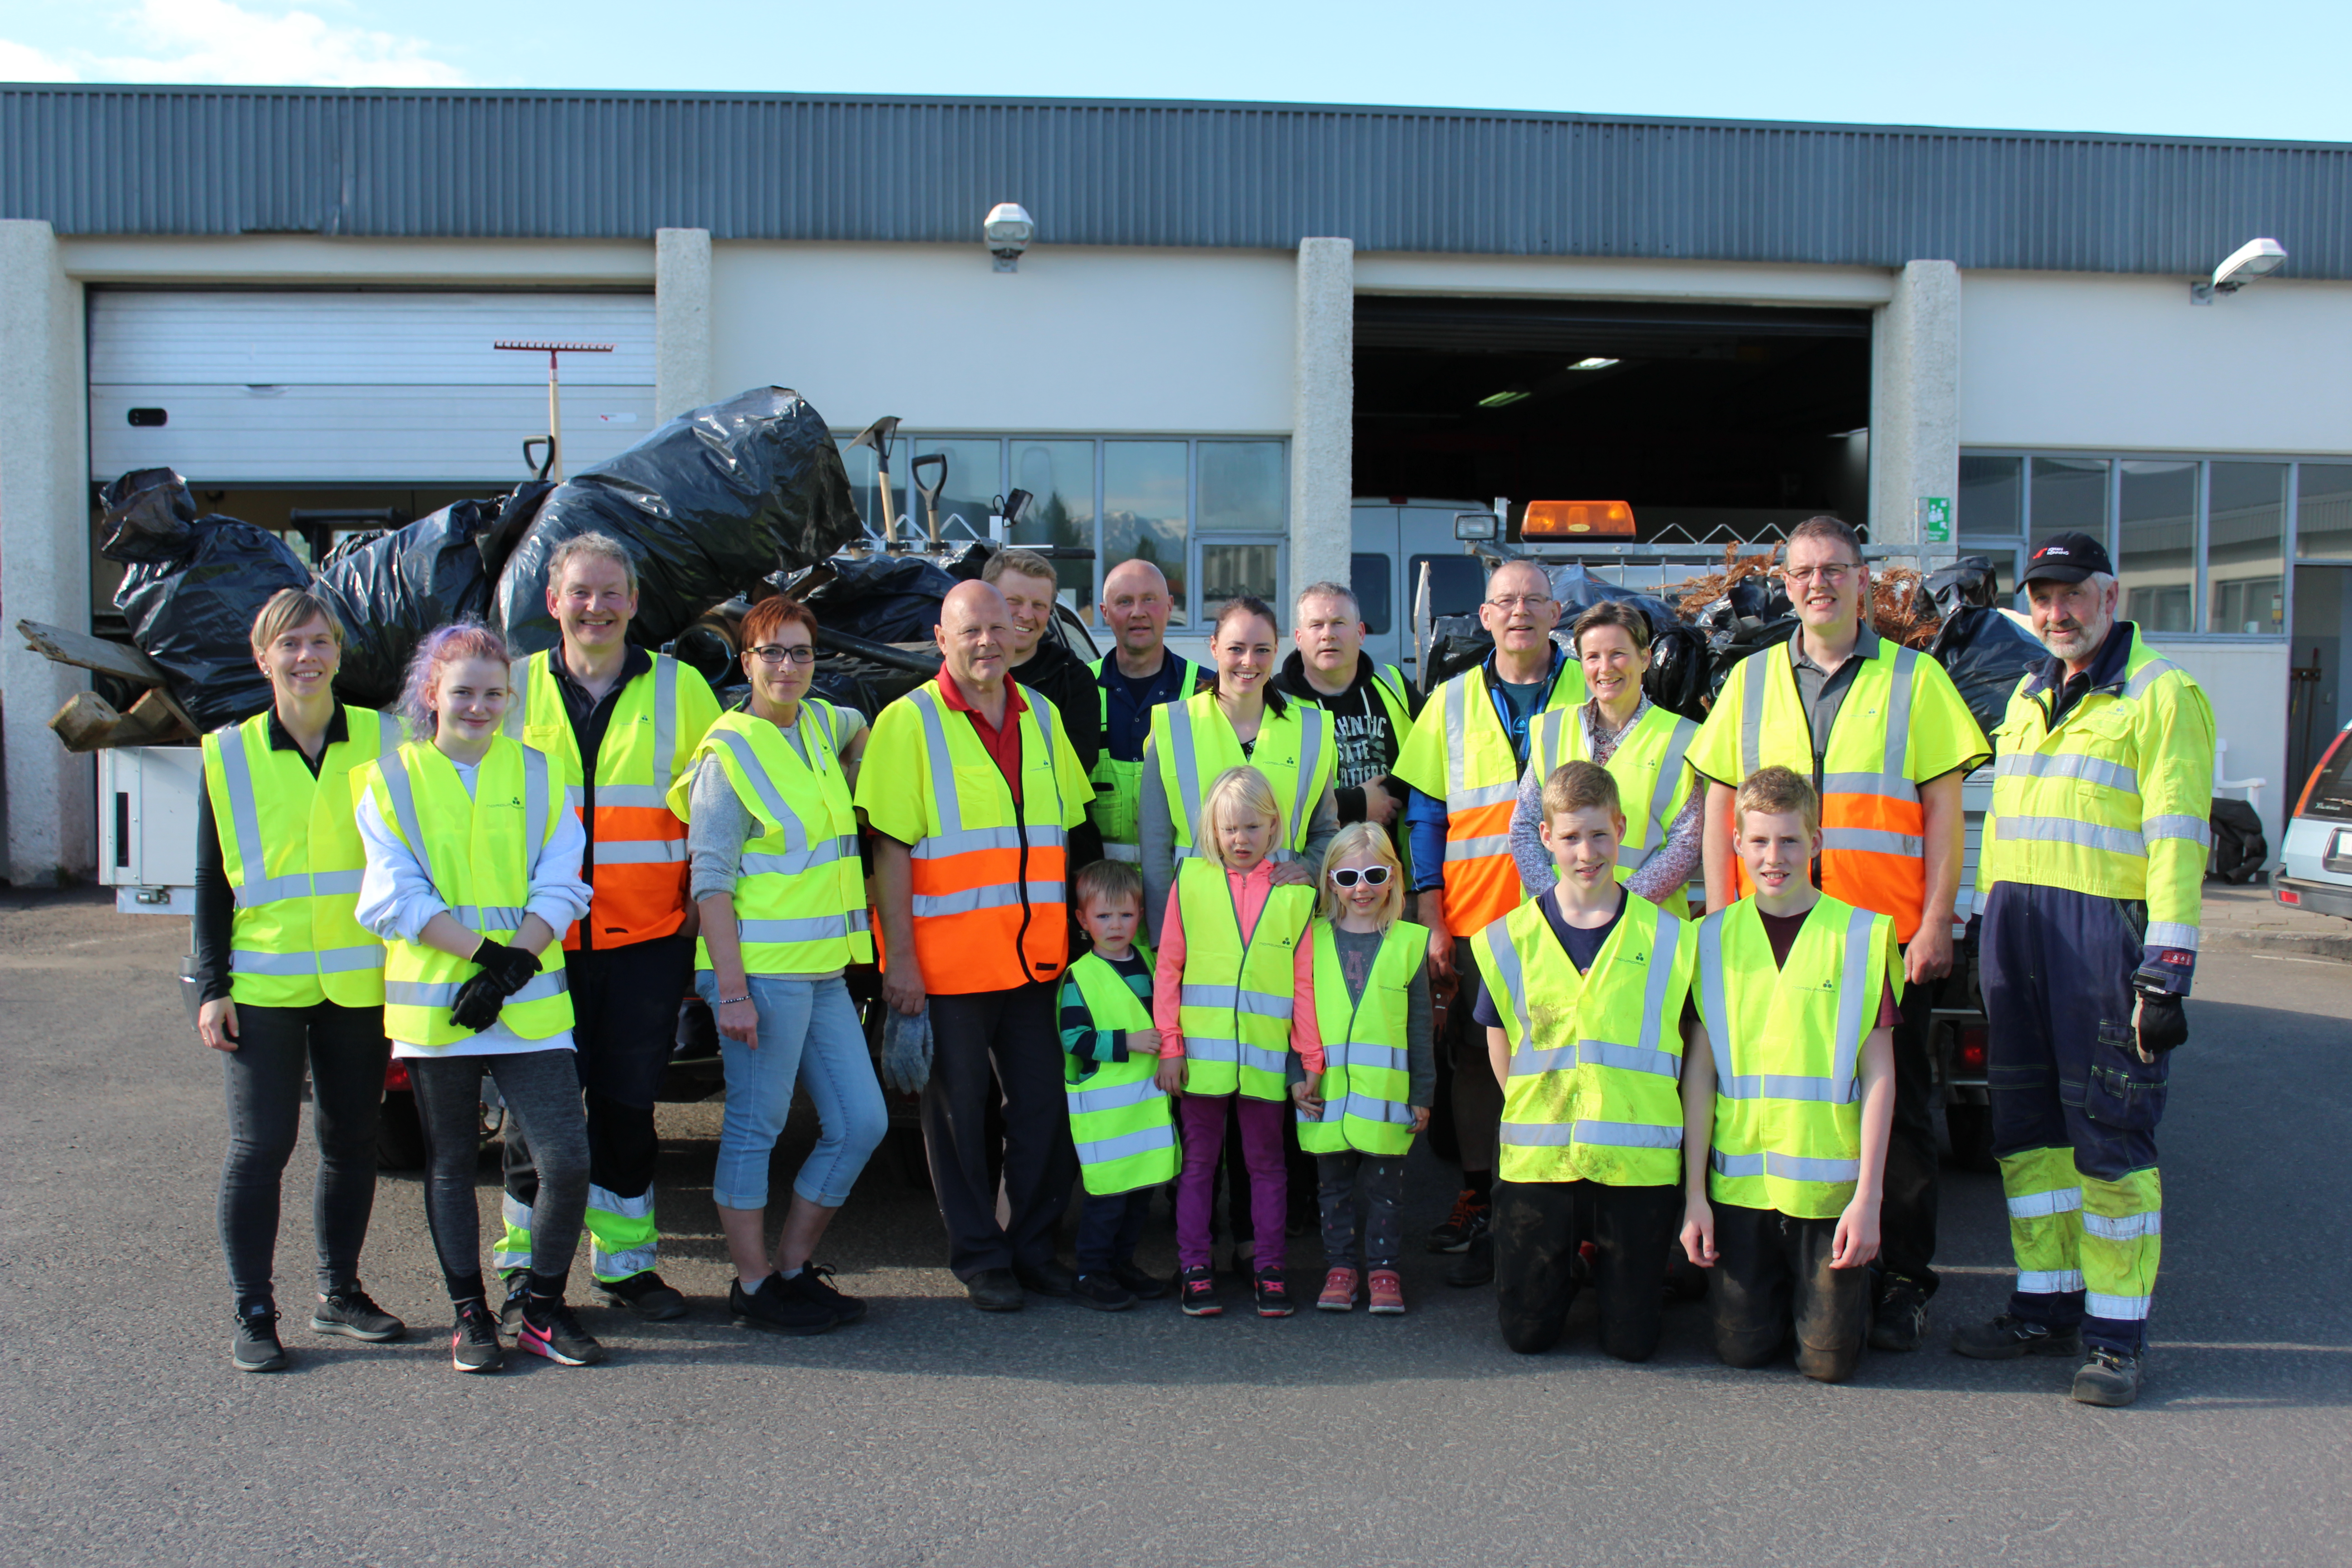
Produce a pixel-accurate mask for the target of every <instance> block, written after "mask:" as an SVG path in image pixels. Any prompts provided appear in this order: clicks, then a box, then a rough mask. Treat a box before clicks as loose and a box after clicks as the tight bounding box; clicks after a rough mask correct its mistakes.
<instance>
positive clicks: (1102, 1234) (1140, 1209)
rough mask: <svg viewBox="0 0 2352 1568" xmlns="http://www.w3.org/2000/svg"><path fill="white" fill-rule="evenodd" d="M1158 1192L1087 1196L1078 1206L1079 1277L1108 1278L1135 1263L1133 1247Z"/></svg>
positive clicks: (1146, 1189) (1151, 1189)
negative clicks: (1101, 1276) (1124, 1266)
mask: <svg viewBox="0 0 2352 1568" xmlns="http://www.w3.org/2000/svg"><path fill="white" fill-rule="evenodd" d="M1158 1191H1160V1189H1159V1188H1158V1187H1138V1188H1136V1189H1135V1190H1134V1191H1133V1192H1131V1193H1108V1194H1104V1195H1102V1196H1100V1197H1097V1196H1095V1195H1093V1194H1087V1198H1086V1200H1085V1201H1084V1202H1082V1203H1081V1204H1079V1205H1078V1247H1077V1253H1078V1272H1079V1273H1081V1274H1108V1273H1109V1272H1110V1271H1111V1270H1112V1269H1114V1268H1118V1266H1119V1265H1120V1264H1122V1263H1132V1262H1134V1261H1135V1247H1136V1243H1138V1242H1139V1241H1141V1240H1142V1239H1143V1222H1144V1220H1145V1219H1147V1218H1148V1217H1150V1214H1151V1194H1154V1193H1156V1192H1158Z"/></svg>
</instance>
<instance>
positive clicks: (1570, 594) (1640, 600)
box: [1551, 561, 1677, 637]
mask: <svg viewBox="0 0 2352 1568" xmlns="http://www.w3.org/2000/svg"><path fill="white" fill-rule="evenodd" d="M1551 596H1552V597H1553V598H1555V599H1558V600H1559V627H1560V633H1561V635H1562V636H1563V637H1565V636H1566V635H1567V632H1568V628H1569V627H1570V626H1574V625H1575V624H1576V617H1577V616H1580V615H1582V614H1583V613H1584V612H1585V611H1587V610H1589V609H1591V607H1592V606H1593V605H1598V604H1601V602H1603V601H1604V600H1615V601H1617V602H1618V603H1620V604H1629V603H1630V604H1633V605H1639V606H1640V607H1641V611H1642V613H1643V615H1645V616H1648V617H1649V618H1650V636H1651V637H1656V636H1657V635H1658V634H1659V633H1660V632H1662V631H1664V630H1665V628H1666V627H1668V626H1674V625H1675V624H1677V617H1676V616H1675V613H1674V611H1673V610H1671V609H1670V608H1668V607H1667V605H1666V602H1665V601H1664V599H1661V598H1659V597H1657V596H1656V595H1654V594H1644V593H1643V592H1642V591H1641V590H1640V589H1639V588H1626V587H1621V586H1620V585H1619V584H1615V583H1606V582H1603V581H1601V579H1600V578H1598V577H1595V576H1594V575H1593V574H1591V572H1589V571H1587V570H1585V566H1584V563H1583V562H1581V561H1571V562H1570V563H1568V564H1567V565H1565V566H1555V567H1553V568H1552V572H1551Z"/></svg>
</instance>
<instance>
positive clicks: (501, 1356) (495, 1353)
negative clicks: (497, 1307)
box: [449, 1301, 507, 1372]
mask: <svg viewBox="0 0 2352 1568" xmlns="http://www.w3.org/2000/svg"><path fill="white" fill-rule="evenodd" d="M506 1363H507V1352H506V1350H505V1348H504V1347H503V1346H501V1345H500V1344H499V1325H498V1321H497V1320H495V1319H493V1318H492V1317H491V1316H490V1306H489V1303H488V1302H487V1301H467V1302H466V1303H464V1304H463V1305H462V1306H460V1307H459V1308H458V1309H457V1328H456V1329H454V1330H452V1331H451V1332H450V1334H449V1364H450V1365H451V1366H454V1367H456V1368H457V1370H458V1371H459V1372H496V1371H498V1370H499V1368H500V1367H502V1366H504V1365H506Z"/></svg>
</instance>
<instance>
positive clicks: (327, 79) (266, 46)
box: [0, 0, 466, 87]
mask: <svg viewBox="0 0 2352 1568" xmlns="http://www.w3.org/2000/svg"><path fill="white" fill-rule="evenodd" d="M113 23H114V29H113V30H114V31H115V32H116V34H117V35H118V36H121V37H126V38H131V39H136V40H137V41H138V43H139V45H140V46H141V47H140V48H139V49H138V52H136V53H131V54H121V55H116V54H101V53H99V52H97V51H94V50H93V51H89V52H88V53H86V54H84V53H82V52H81V51H77V54H78V55H79V56H80V58H79V59H78V61H77V62H76V63H77V64H78V65H79V67H80V69H79V71H78V72H75V73H69V74H79V76H81V77H83V78H84V79H92V80H110V81H153V82H224V83H241V84H253V85H266V86H273V87H275V86H299V87H457V86H462V85H464V83H465V80H466V78H465V76H464V74H463V73H462V72H460V71H459V70H458V69H457V68H456V67H455V66H452V65H449V64H447V63H446V61H443V60H441V59H439V58H436V56H435V52H434V47H433V45H432V44H431V43H429V42H428V41H426V40H425V39H423V38H416V37H404V36H403V35H401V34H397V33H386V32H379V31H377V30H375V29H373V28H369V27H360V26H347V25H343V24H340V23H334V22H329V21H327V20H326V19H324V18H322V17H321V16H319V15H318V14H317V13H316V12H314V11H309V10H303V9H300V8H299V7H292V6H283V7H281V6H278V5H268V4H267V3H265V4H264V5H236V4H235V3H234V0H138V4H137V5H133V6H131V7H129V8H127V10H126V11H125V12H123V13H120V14H118V15H117V16H115V17H114V18H113ZM6 47H7V46H5V45H0V49H5V48H6ZM9 58H10V57H9V56H7V55H6V54H5V53H0V63H5V62H6V61H7V60H8V59H9Z"/></svg>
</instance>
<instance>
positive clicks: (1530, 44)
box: [0, 0, 2352, 142]
mask: <svg viewBox="0 0 2352 1568" xmlns="http://www.w3.org/2000/svg"><path fill="white" fill-rule="evenodd" d="M2347 58H2352V5H2347V4H2346V3H2345V0H2330V3H2312V0H2275V3H2273V4H2270V5H2260V6H2228V5H2182V4H2176V3H2173V0H2137V3H2135V4H2129V5H2124V4H2112V3H2108V0H2040V3H2019V0H1972V3H1969V4H1966V5H1959V6H1952V5H1922V4H1916V3H1915V4H1889V3H1886V0H1878V3H1876V4H1867V5H1864V4H1851V3H1845V0H1839V3H1833V4H1812V5H1806V4H1796V5H1787V4H1783V5H1769V4H1758V3H1757V0H1738V3H1724V0H1649V3H1648V4H1633V5H1628V4H1625V3H1624V0H1611V3H1608V4H1590V3H1587V0H1553V3H1551V4H1528V3H1525V0H1488V3H1485V4H1468V5H1465V4H1460V3H1459V0H1456V3H1454V4H1451V5H1447V4H1438V3H1432V0H1417V3H1413V4H1397V3H1391V0H1353V3H1351V4H1344V5H1342V4H1329V3H1326V0H1315V3H1313V4H1299V3H1293V4H1288V5H1284V4H1279V3H1276V4H1270V5H1269V4H1265V3H1263V0H1260V3H1256V4H1242V3H1236V0H1186V3H1185V4H1182V5H1116V4H1104V3H1102V0H1095V3H1093V4H1073V3H1067V0H994V3H989V0H961V3H960V4H955V5H946V4H939V3H936V0H895V3H892V4H887V5H872V6H868V7H863V8H861V7H855V6H851V5H843V4H840V3H839V0H833V3H830V4H827V3H823V0H820V3H817V4H810V3H807V0H803V3H801V4H776V3H774V0H768V3H765V4H759V5H746V4H740V3H738V4H734V5H724V4H710V3H709V0H704V3H702V4H695V5H680V4H674V3H673V4H669V5H658V4H648V3H646V0H567V3H565V4H562V5H555V4H548V3H545V0H489V3H488V4H485V3H484V0H402V3H400V4H388V3H385V0H66V3H63V4H60V3H58V0H0V80H11V79H13V80H25V79H39V80H79V81H151V82H254V83H308V84H316V85H323V86H396V87H433V86H476V87H532V88H595V89H656V90H719V91H761V92H856V93H921V94H951V95H961V94H976V95H1004V96H1017V97H1056V98H1172V99H1185V98H1191V99H1227V100H1276V101H1286V102H1319V103H1373V104H1424V105H1442V106H1462V107H1473V108H1500V109H1529V110H1577V111H1583V112H1591V113H1604V114H1637V115H1649V114H1656V115H1675V116H1693V117H1700V118H1706V117H1720V118H1728V119H1759V120H1824V121H1858V122H1876V123H1890V124H1912V125H1964V126H1989V127H1999V128H2012V127H2014V128H2027V129H2037V130H2067V131H2109V132H2139V133H2146V134H2168V135H2181V136H2245V137H2268V138H2284V139H2288V140H2298V141H2344V142H2352V92H2347V90H2346V89H2345V86H2344V82H2343V79H2342V64H2343V62H2344V61H2345V60H2346V59H2347Z"/></svg>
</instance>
